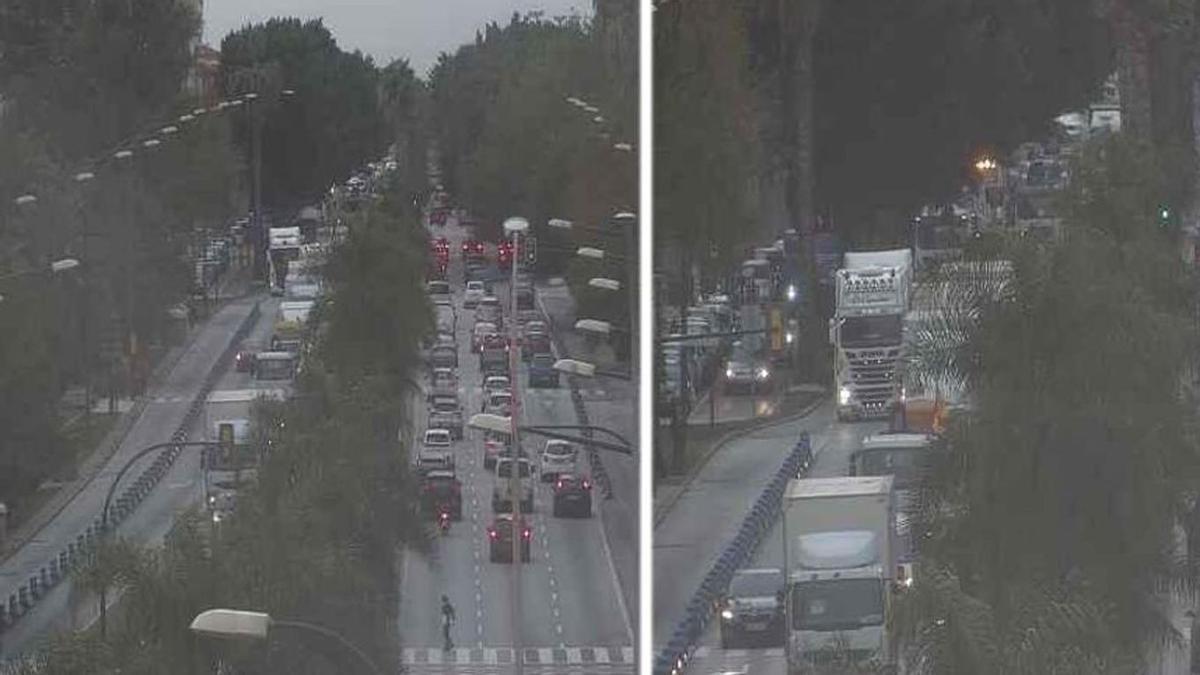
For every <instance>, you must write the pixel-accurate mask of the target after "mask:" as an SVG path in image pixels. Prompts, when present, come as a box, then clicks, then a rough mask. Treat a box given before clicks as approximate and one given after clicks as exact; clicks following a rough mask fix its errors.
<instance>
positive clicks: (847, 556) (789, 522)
mask: <svg viewBox="0 0 1200 675" xmlns="http://www.w3.org/2000/svg"><path fill="white" fill-rule="evenodd" d="M895 523H896V514H895V495H894V493H893V488H892V477H891V476H881V477H840V478H801V479H796V480H793V481H792V482H791V483H790V484H789V485H788V490H787V493H786V495H785V497H784V502H783V526H782V530H783V537H784V543H785V546H784V551H785V555H786V556H787V557H786V559H785V568H786V571H787V598H788V604H787V622H788V626H787V644H786V650H787V662H788V671H789V673H792V674H800V673H820V672H822V671H821V664H823V663H826V662H829V661H842V660H844V659H846V658H847V657H848V658H849V659H850V660H851V661H853V662H855V663H863V664H868V663H870V664H876V665H878V666H881V667H884V668H894V667H895V663H896V658H895V656H894V651H893V648H894V645H893V644H892V642H893V640H892V637H891V635H890V634H889V632H888V625H889V621H888V619H889V614H890V611H891V604H892V598H893V596H894V594H895V592H896V584H895V581H896V578H897V573H896V560H895V555H896V542H895Z"/></svg>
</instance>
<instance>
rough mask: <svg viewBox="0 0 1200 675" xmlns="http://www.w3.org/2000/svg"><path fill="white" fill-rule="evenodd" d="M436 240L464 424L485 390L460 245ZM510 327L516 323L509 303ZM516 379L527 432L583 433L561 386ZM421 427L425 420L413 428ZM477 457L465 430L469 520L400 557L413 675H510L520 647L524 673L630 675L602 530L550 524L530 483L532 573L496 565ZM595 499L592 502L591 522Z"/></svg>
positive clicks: (457, 237)
mask: <svg viewBox="0 0 1200 675" xmlns="http://www.w3.org/2000/svg"><path fill="white" fill-rule="evenodd" d="M434 236H446V237H447V238H448V239H450V251H451V265H450V272H449V273H450V277H449V278H450V281H451V285H452V286H453V287H454V289H455V290H454V306H455V308H456V309H457V311H458V322H457V334H456V337H457V340H458V345H459V386H460V390H459V397H460V400H461V401H462V403H463V408H464V418H465V419H469V417H470V415H471V414H472V413H475V412H479V411H480V408H481V402H482V394H481V391H480V385H481V384H482V381H481V377H480V371H479V364H478V357H477V355H476V354H474V353H473V352H472V351H471V344H470V331H471V327H472V325H473V318H474V311H473V310H464V309H463V308H462V288H463V283H462V266H461V265H462V263H461V259H460V255H459V253H460V250H461V249H460V242H461V241H462V239H463V237H464V236H465V233H464V232H463V231H462V230H461V229H460V228H458V227H456V226H454V225H453V224H451V225H450V226H448V227H446V228H444V229H438V230H435V232H434ZM496 294H497V296H498V297H500V298H501V300H502V301H506V299H507V296H508V293H507V284H506V283H497V284H496ZM505 317H506V320H508V319H509V312H508V305H507V302H506V304H505ZM519 368H520V375H519V380H518V382H517V394H518V396H519V398H520V415H521V419H522V422H523V423H524V424H526V425H539V424H575V423H576V418H575V413H574V408H573V407H572V404H571V398H570V393H569V389H568V388H567V386H566V381H565V378H564V379H563V380H562V382H561V386H560V388H558V389H533V390H531V389H529V387H528V386H527V384H528V382H527V376H526V367H525V365H524V364H523V363H522V364H521V365H520V367H519ZM423 422H424V419H418V426H420V425H421V424H423ZM422 428H423V427H422ZM521 442H522V445H523V447H524V448H525V450H526V451H527V452H528V453H529V456H530V458H531V459H533V460H534V461H535V464H536V459H537V456H538V455H539V454H540V451H541V448H542V445H543V444H544V440H542V439H539V438H537V437H534V436H530V435H526V436H524V437H523V438H522V439H521ZM482 447H483V446H482V434H481V433H480V432H477V431H473V430H470V429H467V431H466V437H465V438H464V439H463V440H462V441H458V442H456V444H455V446H454V453H455V459H456V463H457V471H458V475H459V479H460V480H461V481H462V483H463V520H461V521H458V522H455V523H453V524H452V526H451V528H450V531H449V532H448V533H447V534H444V535H441V534H439V535H436V536H435V539H436V540H435V542H434V546H433V551H432V553H431V554H430V555H428V556H425V555H421V554H419V553H414V552H412V551H409V552H407V553H406V555H405V556H404V562H403V568H402V578H401V589H400V614H399V616H400V619H399V624H398V630H399V631H400V639H401V643H402V645H403V647H404V649H403V661H404V664H405V667H406V669H407V672H411V673H443V672H445V673H451V672H453V673H491V672H506V673H507V672H513V671H514V666H513V665H512V664H513V659H514V652H513V646H514V643H516V642H517V641H519V644H520V646H521V648H522V649H521V655H522V657H523V663H524V664H526V665H525V670H526V672H547V673H548V672H554V673H633V672H635V666H634V664H633V647H632V645H633V639H632V627H631V625H630V620H629V613H628V611H627V609H632V610H633V611H636V608H626V607H625V606H624V605H623V602H622V598H623V596H622V593H621V588H620V584H619V583H618V580H617V575H616V572H615V568H614V565H613V562H612V558H611V556H610V552H609V545H608V542H607V540H606V537H605V532H604V528H603V527H602V525H601V520H600V519H599V518H597V517H594V516H593V517H591V518H580V519H575V518H555V517H553V516H552V514H551V490H550V485H549V484H543V483H540V482H538V481H536V480H535V495H534V512H533V513H532V514H531V515H528V516H526V518H527V519H528V522H530V524H531V525H532V528H533V541H532V560H531V562H529V563H526V564H523V565H511V564H506V563H492V562H489V560H488V540H487V533H486V529H487V527H488V525H489V524H491V522H492V518H493V514H492V510H491V492H492V485H493V481H494V475H493V473H492V472H490V471H487V470H485V469H484V468H483V462H482V455H483V450H482ZM581 456H583V453H581ZM585 461H586V460H585ZM599 499H600V495H599V494H598V493H596V494H593V513H595V511H596V509H597V508H598V502H599ZM431 524H432V523H431ZM514 574H517V575H519V584H516V583H514V581H515V580H514ZM518 587H519V591H516V590H515V589H516V588H518ZM443 594H444V595H447V596H449V598H450V601H451V603H452V604H453V605H454V607H455V611H456V614H457V619H458V620H457V622H456V624H455V625H454V628H453V635H452V637H453V640H454V642H455V648H454V649H452V650H450V651H444V650H443V649H442V635H441V615H440V612H439V607H440V598H441V596H442V595H443Z"/></svg>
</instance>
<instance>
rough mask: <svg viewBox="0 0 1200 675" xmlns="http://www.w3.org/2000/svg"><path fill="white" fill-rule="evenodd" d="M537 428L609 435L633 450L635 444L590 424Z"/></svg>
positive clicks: (540, 426)
mask: <svg viewBox="0 0 1200 675" xmlns="http://www.w3.org/2000/svg"><path fill="white" fill-rule="evenodd" d="M535 428H536V429H550V430H552V431H556V430H562V431H599V432H601V433H604V434H608V435H609V436H611V437H612V438H615V439H617V441H619V442H620V443H622V444H623V445H624V446H625V447H627V448H633V443H630V442H629V440H628V439H626V438H625V437H624V436H622V435H621V434H618V433H617V432H615V431H613V430H612V429H606V428H604V427H597V426H592V425H589V424H538V425H536V426H535ZM631 452H632V451H631Z"/></svg>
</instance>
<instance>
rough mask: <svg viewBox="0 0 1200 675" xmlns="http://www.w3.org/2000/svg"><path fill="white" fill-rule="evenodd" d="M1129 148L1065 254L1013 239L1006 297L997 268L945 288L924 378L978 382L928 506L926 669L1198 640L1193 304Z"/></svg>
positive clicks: (1075, 221)
mask: <svg viewBox="0 0 1200 675" xmlns="http://www.w3.org/2000/svg"><path fill="white" fill-rule="evenodd" d="M1129 143H1130V141H1128V140H1127V139H1121V138H1118V139H1114V140H1111V141H1108V142H1106V143H1105V144H1103V145H1101V146H1095V147H1092V148H1090V149H1089V150H1088V151H1087V152H1085V153H1084V155H1083V157H1082V158H1081V160H1080V163H1079V165H1078V166H1077V167H1076V171H1075V172H1074V173H1073V175H1074V176H1077V177H1078V182H1077V184H1076V185H1075V186H1074V187H1073V191H1072V194H1071V195H1070V198H1071V200H1072V201H1073V207H1072V208H1071V209H1070V213H1071V214H1072V215H1071V216H1069V218H1068V222H1067V224H1066V227H1065V234H1064V238H1063V240H1062V241H1061V242H1059V243H1057V244H1055V245H1051V246H1049V247H1046V248H1039V247H1034V246H1033V245H1029V244H1025V243H1017V244H1013V245H1010V246H1009V247H1008V251H1009V257H1010V259H1011V261H1012V264H1011V269H1012V274H1011V281H1010V282H1009V283H1008V285H1007V286H1005V287H1004V288H1003V289H1002V290H1003V292H1002V293H1001V294H999V295H998V296H997V295H993V294H992V293H993V292H994V291H995V290H996V287H995V286H994V284H993V285H991V286H989V284H988V283H987V279H986V277H987V275H986V274H984V275H981V276H982V277H984V278H975V279H971V278H967V279H965V280H960V281H957V282H955V283H951V284H949V285H947V286H944V287H942V289H941V291H942V293H941V295H940V296H939V297H937V298H935V299H934V300H933V301H932V303H933V305H935V306H937V307H938V308H939V309H941V310H942V311H939V312H932V313H931V316H929V317H928V318H927V326H926V328H925V329H924V330H922V331H921V332H920V339H919V341H918V343H917V344H916V345H915V346H914V349H913V360H912V362H911V364H910V368H911V370H912V371H913V372H912V376H913V377H914V378H918V379H919V378H924V379H925V380H927V381H934V382H939V381H945V380H947V379H951V380H957V381H961V382H964V383H965V384H966V389H967V391H968V392H969V394H970V398H971V403H972V405H971V407H970V409H969V410H967V411H965V412H964V413H963V414H962V415H960V416H959V417H958V419H957V420H956V421H955V422H954V423H953V424H952V425H951V428H950V431H949V433H947V435H946V438H945V441H944V442H943V443H941V444H939V445H938V446H937V448H936V449H935V451H934V453H933V461H932V462H931V465H930V468H929V474H928V476H927V477H926V480H925V485H924V487H923V489H922V490H921V493H922V494H921V497H920V499H919V503H920V509H921V515H920V518H919V519H918V520H919V527H920V528H921V529H920V530H919V531H922V532H925V533H927V534H926V537H925V539H924V541H923V547H922V557H923V565H924V567H925V568H926V575H931V578H932V580H933V582H932V583H929V584H921V583H920V581H918V587H921V586H925V588H923V589H922V591H923V593H918V594H917V595H916V598H917V599H914V601H913V602H914V603H916V604H917V606H918V607H923V608H924V609H925V610H926V611H914V612H911V613H909V614H908V620H909V621H910V622H915V623H911V624H910V625H909V626H908V628H907V631H906V632H907V634H908V635H909V636H910V637H912V638H913V639H914V643H913V644H912V645H911V647H912V650H913V652H914V653H915V654H917V655H918V656H919V657H920V662H921V663H922V664H925V665H923V666H922V667H923V668H925V671H924V672H930V673H935V672H953V671H955V669H956V668H958V669H960V670H958V671H957V672H963V670H961V669H962V668H963V660H962V659H963V658H965V657H969V658H971V659H977V658H978V657H977V656H976V655H978V654H988V653H998V654H999V655H1000V657H999V658H998V659H997V660H996V661H995V664H996V665H995V667H996V668H999V669H1000V671H999V672H1126V670H1125V669H1126V668H1127V667H1128V665H1129V663H1130V660H1131V659H1136V657H1138V656H1139V655H1140V654H1141V653H1142V652H1143V651H1144V650H1146V649H1150V648H1153V646H1154V645H1158V644H1161V643H1164V642H1171V641H1176V640H1179V639H1181V638H1182V636H1180V635H1179V634H1178V633H1177V632H1176V630H1175V629H1174V628H1173V627H1172V626H1171V624H1170V622H1169V620H1168V618H1167V617H1166V615H1165V614H1164V610H1163V608H1162V603H1161V599H1160V598H1161V590H1162V589H1164V588H1167V589H1171V590H1173V591H1176V592H1182V593H1188V594H1191V592H1192V590H1193V587H1194V585H1195V582H1194V579H1193V578H1192V577H1191V575H1190V574H1188V573H1187V569H1186V564H1185V563H1184V561H1183V560H1182V559H1181V556H1179V555H1178V554H1177V553H1176V548H1177V547H1176V546H1175V541H1176V531H1175V523H1176V522H1178V520H1179V516H1180V514H1181V513H1182V510H1183V506H1182V505H1183V499H1182V496H1183V494H1184V492H1185V490H1186V489H1187V488H1188V487H1189V485H1190V483H1191V482H1192V481H1194V479H1195V477H1196V474H1197V458H1198V453H1197V451H1196V450H1197V447H1196V443H1195V438H1194V436H1193V433H1192V429H1193V425H1194V413H1193V409H1192V407H1191V406H1190V402H1189V401H1188V400H1186V398H1185V396H1184V395H1183V393H1182V392H1183V391H1184V389H1183V387H1182V386H1180V373H1181V372H1183V371H1186V364H1188V363H1189V362H1190V361H1191V359H1192V357H1191V352H1190V351H1189V345H1190V344H1194V337H1195V336H1194V327H1193V325H1192V323H1191V321H1190V308H1191V306H1192V304H1191V297H1192V293H1191V291H1190V289H1189V287H1188V286H1187V284H1186V277H1185V275H1184V271H1183V268H1182V265H1181V264H1180V263H1179V261H1178V258H1177V256H1176V255H1175V253H1174V249H1173V247H1172V245H1171V242H1170V241H1169V239H1168V238H1167V237H1164V236H1162V235H1161V233H1159V232H1158V231H1157V229H1156V228H1155V227H1154V225H1153V224H1152V223H1153V220H1152V219H1153V210H1152V209H1142V208H1140V206H1141V205H1143V204H1147V203H1149V204H1152V203H1154V196H1153V194H1150V195H1147V194H1145V193H1146V192H1147V191H1152V190H1153V189H1154V183H1153V180H1151V179H1147V178H1140V179H1137V180H1135V178H1137V176H1134V175H1129V174H1133V173H1135V172H1137V171H1139V167H1141V166H1143V164H1139V163H1138V162H1137V161H1135V160H1136V158H1137V157H1138V156H1139V152H1141V151H1139V150H1138V149H1137V147H1131V146H1129V145H1128V144H1129ZM993 265H994V264H993ZM935 295H936V294H935ZM965 598H970V599H972V600H973V601H975V602H978V603H982V604H981V605H980V608H981V611H982V609H983V608H986V610H987V612H990V614H991V616H992V617H994V618H993V620H994V622H995V625H996V626H997V630H996V631H995V636H994V638H991V639H989V640H985V641H983V642H972V640H982V639H983V635H984V632H983V631H976V630H970V629H971V627H972V625H971V623H970V622H968V621H966V620H965V619H963V618H961V617H958V616H956V615H955V614H954V613H953V612H951V611H950V610H951V609H954V608H957V607H962V606H967V605H968V604H969V603H965V602H964V599H965ZM930 608H933V609H930ZM938 608H942V609H938ZM1031 608H1036V609H1031ZM981 616H982V614H981ZM939 621H942V622H945V623H943V624H938V622H939ZM931 622H932V623H931ZM933 627H944V630H934V629H933ZM991 640H996V641H998V642H997V644H996V645H995V647H996V648H995V649H992V648H990V647H988V643H989V642H990V641H991ZM955 644H969V645H971V646H970V648H969V649H967V648H955V649H951V648H950V647H951V646H953V645H955ZM964 655H965V657H964ZM971 663H974V661H971ZM975 667H982V666H974V667H973V668H969V669H967V670H969V671H970V672H979V671H978V670H975V669H974V668H975ZM1089 668H1091V669H1092V670H1088V669H1089Z"/></svg>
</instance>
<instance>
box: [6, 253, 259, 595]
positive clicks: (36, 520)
mask: <svg viewBox="0 0 1200 675" xmlns="http://www.w3.org/2000/svg"><path fill="white" fill-rule="evenodd" d="M249 273H250V270H249V268H240V269H236V270H233V271H232V272H231V273H230V274H229V275H228V277H227V278H226V279H225V280H224V281H223V282H222V284H221V287H220V292H221V298H222V300H221V304H220V305H219V306H217V307H216V308H215V309H214V311H213V312H212V313H211V314H210V316H209V318H208V319H207V320H205V321H201V322H197V323H194V324H192V325H191V326H190V328H189V330H188V334H187V337H186V338H185V339H184V340H183V342H182V343H181V344H179V345H176V346H174V347H171V348H170V349H168V350H166V351H165V352H164V353H163V355H162V359H161V361H159V363H158V364H157V365H156V366H155V367H154V371H153V373H152V374H151V376H150V379H149V381H148V383H147V386H146V394H144V395H142V396H139V397H137V398H135V399H132V400H130V399H121V400H120V401H118V410H119V413H118V416H117V420H116V422H115V423H114V424H113V426H112V429H111V430H110V431H109V432H108V434H107V435H106V436H105V437H104V438H103V440H101V441H100V443H99V444H98V445H97V446H96V448H95V449H94V450H93V451H92V452H90V453H88V454H87V455H86V456H84V457H81V458H80V459H79V461H78V463H77V464H76V465H75V467H73V468H74V469H75V470H74V477H73V478H72V479H71V480H65V481H60V482H57V487H52V489H55V490H56V493H55V494H54V496H53V497H51V498H49V499H48V500H46V501H44V502H42V503H41V504H40V505H39V506H38V507H37V508H36V510H35V511H34V512H33V513H31V514H28V516H27V517H25V518H20V519H13V520H10V523H13V522H15V526H13V527H10V528H9V530H8V536H7V538H6V539H5V540H4V541H3V542H0V564H3V563H5V562H7V561H8V560H9V559H10V558H11V557H12V556H13V555H15V554H16V553H17V552H18V551H20V550H21V548H22V547H23V546H25V545H26V544H27V543H29V542H30V541H32V540H33V539H34V538H35V537H37V535H38V534H39V533H40V532H41V531H42V528H44V527H45V526H46V525H47V524H49V523H50V522H51V521H52V520H54V518H55V517H56V516H58V514H59V513H61V512H62V510H63V509H64V508H65V507H66V505H67V504H69V503H70V502H71V500H73V499H74V498H75V497H76V496H77V495H78V494H79V493H80V492H81V491H82V490H83V488H84V487H86V486H87V485H88V484H89V483H90V482H91V481H92V479H93V478H95V476H96V475H97V474H98V473H100V471H101V469H103V468H104V466H105V465H106V464H107V463H108V461H109V460H110V459H111V458H112V456H113V454H115V453H116V451H117V449H118V448H120V447H121V444H122V442H124V440H125V438H126V436H128V434H129V431H130V430H131V429H132V427H133V424H134V422H136V421H137V419H138V418H139V417H140V416H141V414H142V412H143V411H144V410H145V407H146V402H147V399H148V398H149V392H150V391H151V390H153V389H155V388H157V387H158V386H160V385H161V384H162V383H163V382H164V381H165V380H166V378H167V377H168V376H169V375H170V374H171V372H172V371H173V370H174V369H175V366H176V365H177V364H178V363H179V361H180V359H181V358H182V357H183V355H184V354H186V353H187V352H188V351H190V350H191V349H192V347H193V345H194V344H195V343H196V341H197V340H198V338H199V337H200V334H201V332H202V331H203V330H204V327H205V326H206V325H208V322H209V321H211V319H212V317H213V316H216V315H217V314H218V313H219V312H220V310H221V309H222V308H224V307H225V306H226V305H228V304H229V303H231V302H234V301H236V300H238V299H239V298H241V297H244V296H245V295H246V294H247V293H248V292H249V291H250V288H251V281H250V279H249ZM93 409H94V410H95V411H96V412H103V413H107V411H108V401H107V400H106V399H105V400H101V399H99V398H97V400H96V401H95V402H94V405H93ZM69 473H71V472H70V471H69V468H68V467H64V468H63V470H62V471H60V474H69ZM47 482H48V483H50V484H51V486H53V485H55V482H54V481H53V479H49V480H48V481H47ZM12 517H13V513H12V512H11V511H10V518H12ZM0 600H3V598H0Z"/></svg>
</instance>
